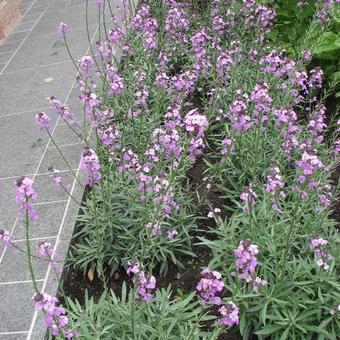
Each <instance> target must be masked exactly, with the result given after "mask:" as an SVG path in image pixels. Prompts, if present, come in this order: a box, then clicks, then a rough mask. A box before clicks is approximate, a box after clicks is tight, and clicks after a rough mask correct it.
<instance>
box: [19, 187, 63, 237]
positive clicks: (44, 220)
mask: <svg viewBox="0 0 340 340" xmlns="http://www.w3.org/2000/svg"><path fill="white" fill-rule="evenodd" d="M51 190H52V189H51ZM65 208H66V201H64V202H54V203H45V204H39V205H35V206H34V209H35V210H36V211H37V213H38V214H39V219H38V220H36V221H33V222H31V227H30V237H31V238H46V237H54V236H57V235H58V231H59V227H60V224H61V222H62V218H63V215H64V211H65ZM13 237H14V239H17V240H22V239H24V238H25V228H24V226H23V223H22V221H19V222H18V223H17V225H16V228H15V230H14V233H13Z"/></svg>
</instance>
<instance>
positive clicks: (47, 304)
mask: <svg viewBox="0 0 340 340" xmlns="http://www.w3.org/2000/svg"><path fill="white" fill-rule="evenodd" d="M33 300H34V301H35V309H36V310H37V311H43V312H44V320H45V324H46V326H47V327H48V328H50V329H51V332H52V335H54V336H58V335H60V336H63V337H66V338H67V339H72V338H74V337H78V336H79V333H78V332H73V331H71V330H70V329H66V328H65V327H66V326H67V324H68V318H67V316H66V311H65V309H64V308H63V307H59V306H58V305H57V304H58V303H59V301H58V299H57V298H56V297H53V296H51V295H48V294H45V293H35V294H34V296H33Z"/></svg>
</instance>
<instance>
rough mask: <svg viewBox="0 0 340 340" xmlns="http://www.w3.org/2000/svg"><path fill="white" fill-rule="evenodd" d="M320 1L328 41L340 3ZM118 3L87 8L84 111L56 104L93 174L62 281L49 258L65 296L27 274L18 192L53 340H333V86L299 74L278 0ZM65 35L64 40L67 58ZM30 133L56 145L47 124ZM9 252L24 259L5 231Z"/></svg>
mask: <svg viewBox="0 0 340 340" xmlns="http://www.w3.org/2000/svg"><path fill="white" fill-rule="evenodd" d="M318 3H319V4H318V9H317V11H318V12H316V15H315V18H314V20H315V21H313V22H311V23H310V25H312V26H313V27H316V25H317V27H320V32H322V30H323V27H324V26H323V25H327V24H328V22H327V17H328V15H329V16H331V13H333V11H334V10H336V9H337V8H338V7H337V6H338V5H337V4H336V2H335V1H324V2H323V3H322V4H321V1H319V2H318ZM124 4H125V9H126V11H125V15H124V18H123V20H121V21H122V22H120V21H119V20H118V17H116V16H114V13H113V12H112V8H111V3H110V1H106V0H96V1H86V6H85V7H86V9H85V10H86V11H87V10H88V7H89V6H97V8H98V13H99V15H98V21H99V26H100V30H99V36H98V38H99V41H98V43H97V44H96V46H94V47H92V48H91V49H90V51H89V55H85V56H83V57H80V58H74V57H73V56H71V55H70V57H71V58H72V60H73V61H74V64H75V67H76V68H77V70H78V77H77V83H78V87H79V101H80V103H82V104H83V107H84V110H83V112H82V113H81V114H80V113H79V112H77V113H73V112H72V111H71V110H70V109H69V108H68V107H67V106H65V105H63V104H62V103H60V101H59V100H58V99H57V98H54V97H52V98H51V99H50V103H51V108H52V109H53V110H54V111H55V113H56V114H57V115H59V116H60V117H61V119H63V120H64V121H65V122H66V123H67V125H69V127H70V129H71V130H72V131H73V132H74V133H76V135H77V136H79V138H80V139H81V141H83V143H84V151H83V153H82V169H83V170H84V172H85V173H86V176H87V182H86V185H85V186H86V188H87V190H86V193H85V195H84V199H83V202H77V200H76V198H74V197H72V198H73V199H74V200H75V201H76V202H77V203H78V204H79V206H80V213H79V217H78V225H77V228H76V230H75V235H74V237H73V241H72V245H71V249H70V251H69V256H68V259H67V263H66V264H67V266H66V267H65V269H64V275H63V277H62V278H59V273H58V269H57V268H58V266H59V265H60V263H59V262H60V259H59V258H58V255H57V254H56V249H55V248H54V247H53V246H52V245H51V244H49V243H48V242H42V243H40V245H39V257H40V258H41V259H42V260H48V261H50V266H51V267H52V268H53V269H54V270H55V274H56V275H57V276H58V280H60V281H61V284H60V292H59V295H58V296H57V297H53V296H50V295H48V294H46V293H45V292H40V291H39V289H38V286H37V285H36V283H35V280H34V268H33V267H32V264H31V257H32V256H31V253H32V251H31V249H30V243H29V233H30V220H32V219H35V218H37V215H36V213H35V210H34V207H33V206H32V202H33V201H34V200H35V198H36V197H37V195H38V193H36V192H35V190H34V183H33V182H32V181H31V180H30V179H29V178H26V177H23V178H20V179H19V180H18V181H17V183H16V185H17V189H16V197H17V202H18V204H19V207H20V208H19V213H18V214H19V217H21V218H22V219H23V220H24V226H25V229H26V238H27V249H26V252H27V255H28V265H29V269H30V273H31V276H32V279H33V282H34V290H35V293H34V297H33V299H34V301H35V303H36V308H37V310H39V311H41V312H42V313H43V314H44V315H45V322H46V325H47V326H48V328H49V336H50V337H52V336H53V337H54V338H57V339H71V338H77V337H79V338H80V339H147V338H149V339H230V338H231V339H232V338H243V339H253V338H254V339H256V338H259V339H266V338H270V339H336V338H337V334H338V332H339V326H340V320H339V315H340V314H339V308H340V307H339V306H340V305H339V300H340V292H339V288H340V287H339V283H338V282H337V270H338V267H337V266H338V261H337V259H338V249H337V245H338V229H337V222H338V216H339V215H338V214H339V210H338V205H337V198H338V189H339V184H338V173H339V151H340V140H339V131H340V126H339V124H340V120H339V118H340V117H339V116H338V115H337V111H336V109H335V110H333V111H329V110H327V109H326V107H325V105H324V103H325V101H326V99H327V98H328V97H329V96H330V95H331V92H330V91H331V90H332V88H334V87H332V86H331V87H329V90H327V91H326V90H325V89H324V88H323V71H322V69H321V68H311V67H310V65H309V62H310V60H311V52H310V51H308V50H307V49H305V48H306V46H305V45H304V44H300V46H299V48H300V50H298V51H297V53H296V55H297V56H298V58H297V59H292V58H291V57H288V56H287V55H286V53H285V51H284V50H283V49H282V48H280V46H278V45H275V46H273V45H272V44H273V42H272V41H271V40H269V39H268V35H270V34H271V30H272V28H273V26H275V19H276V12H275V7H273V6H271V5H272V3H271V2H268V1H255V0H243V1H227V0H226V1H223V0H211V1H198V0H196V1H195V0H193V1H192V2H191V1H175V0H168V1H160V0H157V1H156V0H149V1H142V2H140V3H139V4H138V5H137V6H134V4H133V3H132V2H129V3H128V2H127V1H126V2H124ZM107 11H109V13H110V14H111V16H112V17H111V19H110V20H108V16H107ZM320 15H323V19H324V20H322V22H320V20H319V21H318V18H319V16H320ZM86 17H87V16H86ZM68 29H69V28H68V26H67V24H66V23H60V25H59V27H58V31H59V33H60V34H61V36H62V38H63V39H64V40H65V44H66V46H67V48H68V45H67V34H68ZM314 33H315V32H314V31H313V32H312V33H311V34H314ZM306 41H308V39H307V40H306ZM117 52H119V55H120V56H121V59H120V60H117V56H118V54H117ZM36 121H37V124H38V125H39V126H40V127H41V129H42V130H43V131H45V132H46V133H47V134H49V135H50V137H51V138H52V141H53V142H54V139H53V134H52V132H51V129H50V127H49V122H50V118H49V117H48V116H47V115H46V113H44V112H39V113H37V115H36ZM50 172H51V181H52V182H53V184H54V185H56V186H58V187H59V186H60V187H61V188H63V189H64V190H65V191H66V192H68V193H69V194H70V195H71V193H70V191H69V189H68V183H67V180H66V179H64V178H63V177H62V175H61V174H60V173H59V172H58V170H57V169H53V168H51V169H50ZM77 180H78V181H79V184H80V185H81V186H84V184H83V183H82V182H81V180H80V179H77ZM0 239H1V241H2V242H3V243H5V245H7V246H14V243H12V236H11V235H10V234H9V232H7V231H5V230H1V231H0ZM62 281H63V282H62Z"/></svg>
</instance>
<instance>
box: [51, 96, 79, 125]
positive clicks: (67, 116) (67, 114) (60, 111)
mask: <svg viewBox="0 0 340 340" xmlns="http://www.w3.org/2000/svg"><path fill="white" fill-rule="evenodd" d="M50 105H51V108H52V110H53V111H54V112H55V113H56V114H57V115H59V116H60V117H61V118H62V119H63V120H64V121H65V122H66V123H67V124H69V125H74V124H76V123H77V120H76V118H75V116H74V114H73V113H72V111H71V110H70V108H69V107H68V106H66V105H62V104H61V102H60V101H59V100H58V99H57V98H56V97H51V98H50Z"/></svg>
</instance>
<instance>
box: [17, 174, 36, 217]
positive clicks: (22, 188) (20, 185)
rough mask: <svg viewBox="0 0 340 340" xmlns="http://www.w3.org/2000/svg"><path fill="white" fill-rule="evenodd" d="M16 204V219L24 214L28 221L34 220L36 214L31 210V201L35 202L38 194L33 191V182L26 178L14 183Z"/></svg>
mask: <svg viewBox="0 0 340 340" xmlns="http://www.w3.org/2000/svg"><path fill="white" fill-rule="evenodd" d="M16 186H17V189H16V202H17V203H18V204H19V205H20V207H19V211H18V217H21V218H22V217H23V216H24V215H25V214H26V213H27V216H28V218H29V219H31V220H36V219H37V218H38V214H37V212H36V210H35V209H34V208H33V205H32V203H30V201H31V200H35V199H36V198H37V197H38V194H37V193H36V192H35V191H34V189H33V180H32V179H30V178H28V177H21V178H19V179H18V180H17V181H16Z"/></svg>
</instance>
